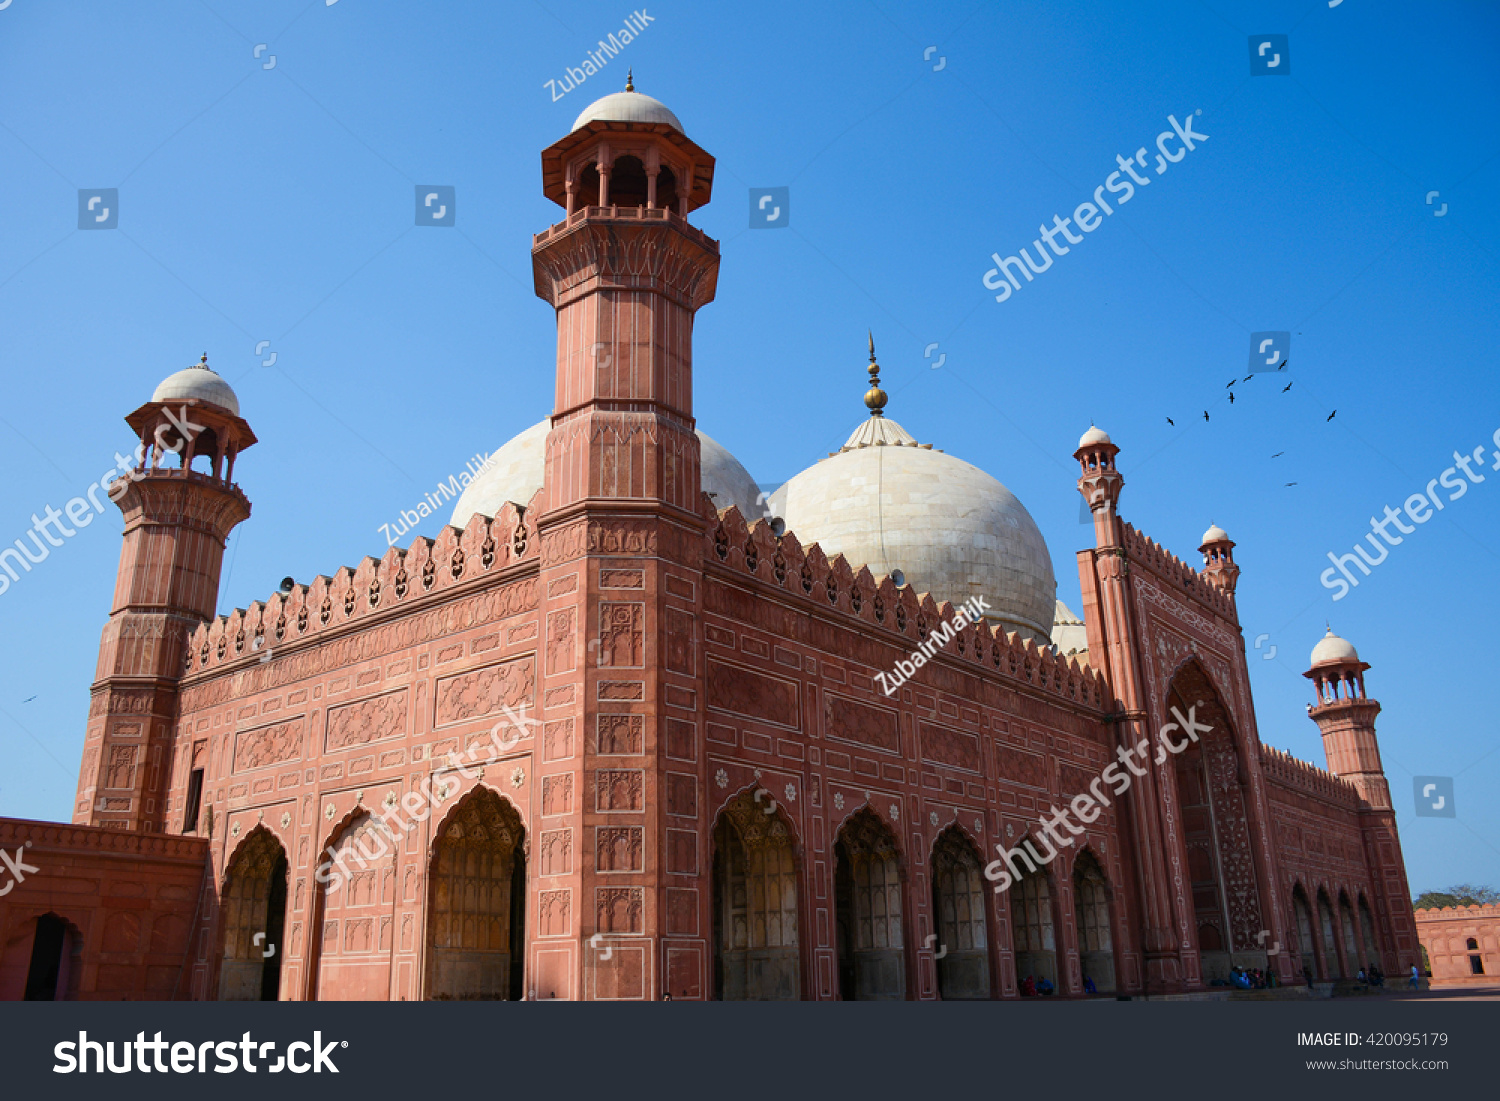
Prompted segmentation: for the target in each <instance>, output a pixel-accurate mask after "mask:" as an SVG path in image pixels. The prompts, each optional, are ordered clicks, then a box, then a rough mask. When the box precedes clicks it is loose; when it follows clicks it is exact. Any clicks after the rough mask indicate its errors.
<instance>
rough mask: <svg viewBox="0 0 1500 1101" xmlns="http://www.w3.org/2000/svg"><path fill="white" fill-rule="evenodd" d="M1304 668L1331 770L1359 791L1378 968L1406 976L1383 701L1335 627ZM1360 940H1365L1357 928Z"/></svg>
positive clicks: (1405, 899)
mask: <svg viewBox="0 0 1500 1101" xmlns="http://www.w3.org/2000/svg"><path fill="white" fill-rule="evenodd" d="M1309 665H1310V666H1311V667H1310V668H1309V669H1308V670H1307V672H1306V673H1304V674H1302V675H1303V676H1305V677H1307V678H1308V679H1309V680H1310V681H1312V682H1313V685H1314V686H1315V688H1316V689H1317V693H1318V702H1317V703H1316V704H1314V705H1313V706H1311V707H1309V708H1308V709H1307V714H1308V717H1309V718H1311V719H1312V720H1313V722H1315V723H1317V724H1318V729H1319V730H1321V731H1322V733H1323V751H1324V752H1325V753H1326V754H1327V756H1328V770H1329V771H1330V772H1332V773H1333V774H1334V775H1335V776H1341V777H1343V778H1344V779H1346V780H1348V781H1349V782H1350V783H1352V784H1353V785H1354V787H1355V790H1356V791H1358V793H1359V798H1360V806H1359V823H1360V835H1361V841H1362V842H1363V847H1364V851H1365V864H1366V865H1367V866H1368V867H1369V869H1370V887H1371V889H1372V891H1373V892H1374V899H1373V901H1374V903H1375V911H1376V919H1377V921H1378V922H1379V924H1380V931H1381V935H1380V944H1379V945H1376V946H1375V948H1376V949H1378V951H1379V955H1380V966H1381V968H1382V970H1384V971H1386V972H1387V973H1388V974H1396V973H1397V972H1403V971H1406V970H1408V969H1409V968H1410V967H1411V966H1412V964H1414V963H1417V962H1419V961H1418V959H1417V956H1418V954H1419V953H1418V947H1417V935H1416V920H1415V918H1414V916H1413V914H1412V908H1411V893H1410V891H1409V889H1408V886H1407V881H1406V864H1405V862H1404V861H1403V860H1402V857H1401V837H1400V835H1399V834H1398V833H1397V831H1396V812H1395V809H1394V808H1393V807H1392V805H1391V791H1390V787H1389V785H1388V784H1387V783H1386V779H1385V770H1384V768H1383V767H1382V766H1381V763H1380V746H1379V744H1378V742H1377V741H1376V738H1375V716H1376V715H1378V714H1379V713H1380V704H1379V703H1377V702H1376V701H1375V700H1372V699H1370V698H1369V696H1367V695H1366V694H1365V670H1366V669H1368V668H1370V666H1369V664H1368V663H1367V662H1363V661H1360V660H1359V654H1358V652H1357V651H1356V650H1355V649H1354V647H1353V646H1352V645H1350V644H1349V643H1348V642H1346V641H1345V640H1344V639H1341V638H1339V637H1338V635H1336V634H1334V633H1333V628H1332V627H1329V628H1328V633H1327V634H1326V635H1324V636H1323V638H1322V639H1321V640H1320V641H1319V642H1318V644H1317V645H1316V646H1314V647H1313V652H1312V660H1311V661H1310V663H1309ZM1359 935H1360V936H1361V937H1363V935H1364V932H1363V930H1362V929H1361V930H1359ZM1365 948H1366V950H1365V957H1364V958H1373V956H1374V955H1375V952H1374V951H1372V950H1371V946H1369V945H1366V946H1365Z"/></svg>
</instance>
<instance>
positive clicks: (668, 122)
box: [532, 91, 719, 515]
mask: <svg viewBox="0 0 1500 1101" xmlns="http://www.w3.org/2000/svg"><path fill="white" fill-rule="evenodd" d="M713 173H714V158H713V157H711V156H709V154H707V153H706V152H704V151H703V150H702V149H700V148H699V147H698V146H697V145H696V144H695V143H694V142H692V141H691V140H689V139H688V137H687V136H686V135H685V134H684V133H683V129H682V123H681V122H679V121H678V119H677V116H676V115H674V114H673V113H672V112H671V111H669V110H668V109H667V108H666V107H665V106H664V105H663V104H661V103H659V102H658V101H656V100H654V99H652V98H651V97H650V96H645V95H642V94H640V93H639V92H635V91H626V92H617V93H615V94H614V95H609V96H605V97H604V98H603V99H601V100H599V101H598V102H596V103H594V104H591V105H590V106H589V107H588V108H586V109H585V110H584V112H583V114H582V115H580V116H579V117H578V119H577V121H575V122H574V124H573V130H572V132H571V133H569V134H568V136H567V137H565V138H563V139H562V140H560V141H558V142H556V143H554V144H553V145H552V146H551V147H549V148H548V149H546V150H544V151H543V152H542V189H543V192H544V194H546V196H547V197H548V198H549V199H552V200H553V201H554V202H556V203H558V204H559V205H560V206H562V207H563V209H564V211H565V216H564V218H563V220H562V221H561V222H558V223H557V224H556V225H554V226H552V227H551V228H550V229H548V230H546V231H545V232H543V233H540V234H537V236H536V237H535V239H534V241H533V247H532V268H533V271H534V274H535V279H536V293H537V295H538V296H539V297H541V298H543V299H545V300H546V301H547V302H549V303H550V304H551V305H552V306H553V307H554V308H555V309H556V311H557V394H556V402H555V406H554V409H553V413H552V433H551V435H550V436H549V437H548V440H547V473H546V498H545V499H546V505H545V506H544V507H545V508H546V509H547V510H548V511H549V512H557V511H559V510H565V509H567V508H569V507H570V506H573V505H577V504H579V503H581V502H583V501H587V500H596V501H598V500H606V499H608V500H615V501H638V502H646V501H659V502H662V503H664V504H667V505H670V506H672V507H674V508H676V509H679V510H681V511H682V512H684V513H690V514H693V515H696V514H697V513H698V511H699V509H700V506H701V500H700V497H701V494H702V484H701V480H700V476H699V455H698V439H697V436H696V435H695V434H694V431H693V424H694V422H693V385H692V384H693V370H692V368H693V359H692V356H693V345H692V335H693V316H694V314H696V313H697V311H698V309H699V307H701V306H704V305H706V304H707V303H709V302H711V301H713V297H714V291H715V288H716V286H717V281H718V273H719V246H718V243H717V242H716V241H714V240H713V239H712V238H710V237H709V236H708V235H707V234H705V233H704V232H703V231H702V230H700V229H698V228H696V227H695V226H692V225H690V224H689V223H688V220H687V218H688V214H689V213H690V212H691V211H693V210H696V209H697V208H698V207H700V206H702V205H704V204H705V203H707V202H708V201H709V196H710V192H711V190H712V187H713Z"/></svg>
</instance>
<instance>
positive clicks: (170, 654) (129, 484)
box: [73, 354, 255, 832]
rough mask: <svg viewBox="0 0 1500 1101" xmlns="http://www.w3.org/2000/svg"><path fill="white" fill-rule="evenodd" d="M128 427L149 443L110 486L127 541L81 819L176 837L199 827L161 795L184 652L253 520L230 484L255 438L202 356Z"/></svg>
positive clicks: (96, 689)
mask: <svg viewBox="0 0 1500 1101" xmlns="http://www.w3.org/2000/svg"><path fill="white" fill-rule="evenodd" d="M125 423H127V424H128V425H130V427H131V428H132V429H133V430H134V431H135V433H136V435H137V436H138V437H139V438H140V441H141V443H140V447H139V448H137V451H136V466H135V467H134V469H132V470H131V471H130V472H129V474H128V475H127V476H125V477H123V478H120V479H118V480H117V481H115V482H113V483H111V485H110V491H109V496H110V499H111V500H113V501H114V502H115V503H116V504H117V505H119V507H120V511H121V512H123V513H124V514H125V535H124V541H123V544H122V546H121V548H120V567H119V572H118V574H117V576H116V580H115V595H114V602H113V605H112V606H111V608H110V614H109V622H108V623H106V624H105V625H104V631H103V634H102V636H101V638H100V642H99V664H98V667H97V671H96V673H95V680H94V684H93V687H92V689H91V692H92V696H93V699H92V701H91V703H90V706H89V721H88V733H87V736H86V738H85V741H84V747H83V768H82V770H81V771H80V773H79V776H78V799H77V801H76V803H75V804H74V808H73V821H74V822H77V823H81V824H87V825H97V826H108V827H111V828H114V829H121V830H144V831H158V832H160V831H168V832H178V831H179V830H181V829H182V828H183V827H184V824H185V823H184V821H182V820H181V819H182V812H184V811H186V812H187V813H188V816H189V818H192V817H195V813H194V812H195V811H196V808H192V809H191V810H188V809H187V808H181V807H174V808H171V810H170V817H169V808H168V807H167V806H166V805H165V796H164V793H165V792H166V791H167V790H168V789H169V786H170V776H169V775H168V773H169V772H170V766H171V763H172V761H171V750H170V746H171V739H172V733H173V728H174V726H175V725H176V722H177V685H178V681H179V680H180V678H181V677H182V674H183V672H184V668H185V665H186V662H187V660H188V656H187V655H186V654H185V653H184V652H183V644H184V642H185V640H186V638H187V636H188V634H189V633H190V632H191V631H192V630H193V628H195V627H197V626H198V624H200V623H202V622H203V621H204V620H207V619H210V618H212V617H213V615H214V612H215V609H216V604H217V601H218V596H219V571H220V568H221V567H222V565H223V557H224V545H225V542H226V541H227V540H228V538H229V533H230V532H231V531H232V530H233V529H234V527H235V525H236V524H238V523H239V522H240V521H242V520H244V519H245V518H246V517H248V516H249V515H250V502H249V501H248V500H247V499H246V497H245V495H244V494H243V493H241V492H240V489H239V487H238V486H236V485H235V484H234V483H233V476H234V461H235V459H236V458H237V457H238V455H239V453H240V452H241V451H243V450H244V449H245V448H247V447H249V446H251V445H252V444H254V443H255V434H254V433H253V432H251V431H250V426H249V425H248V424H246V423H245V422H244V421H243V420H241V419H240V406H239V400H238V399H237V398H236V397H235V395H234V391H233V390H232V389H230V387H229V384H228V383H227V382H225V381H224V380H223V379H222V378H220V377H219V376H218V375H217V374H215V373H214V372H213V371H212V370H210V369H209V366H208V356H207V355H206V354H205V355H204V356H203V359H202V361H201V362H199V363H197V364H195V365H194V366H192V367H189V368H187V369H186V370H182V371H178V372H177V373H176V374H173V375H170V376H168V377H167V378H166V379H165V380H164V381H163V382H162V384H161V385H160V386H158V387H157V388H156V392H155V393H154V394H152V395H151V400H150V401H148V402H147V403H146V404H145V405H142V406H141V407H140V408H139V409H137V410H136V411H135V412H134V413H131V414H130V415H129V416H128V417H126V418H125ZM195 464H196V467H197V469H194V467H195ZM191 763H192V762H191V761H190V762H189V764H190V765H191Z"/></svg>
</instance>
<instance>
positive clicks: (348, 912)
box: [311, 813, 396, 1002]
mask: <svg viewBox="0 0 1500 1101" xmlns="http://www.w3.org/2000/svg"><path fill="white" fill-rule="evenodd" d="M327 849H332V850H333V852H334V854H336V855H335V856H334V857H331V858H330V862H331V864H332V865H333V872H332V874H331V875H330V876H329V877H328V882H327V883H325V884H323V885H322V886H321V887H320V888H319V890H318V896H317V914H316V918H315V920H314V921H313V944H314V951H313V957H312V968H313V977H312V984H311V996H312V999H313V1000H315V1001H322V1002H335V1001H342V1002H352V1001H386V1000H387V999H389V998H390V996H391V950H392V948H393V945H392V944H391V925H390V922H389V920H387V921H385V922H384V923H382V921H381V918H382V916H383V915H384V916H386V917H387V918H388V917H389V914H390V908H391V904H392V903H393V902H394V901H395V882H396V870H395V869H396V852H395V844H394V841H393V839H392V838H391V836H390V830H389V828H388V827H387V826H386V824H385V822H384V821H382V820H381V819H378V818H375V817H373V816H372V815H370V814H369V813H361V814H359V815H358V816H356V817H355V818H354V819H352V820H351V821H350V822H348V823H347V824H346V825H345V826H344V827H343V829H341V830H340V831H339V833H338V835H337V837H335V838H334V840H333V842H332V843H331V844H329V845H328V846H327ZM327 849H325V850H324V851H325V853H326V852H327Z"/></svg>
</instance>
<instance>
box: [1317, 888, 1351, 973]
mask: <svg viewBox="0 0 1500 1101" xmlns="http://www.w3.org/2000/svg"><path fill="white" fill-rule="evenodd" d="M1318 926H1319V928H1321V929H1322V931H1323V943H1322V948H1323V952H1322V957H1323V966H1322V967H1320V968H1319V969H1318V978H1320V979H1336V978H1347V977H1348V976H1347V975H1346V974H1345V971H1344V961H1343V960H1342V959H1341V958H1340V957H1339V948H1338V936H1337V934H1336V933H1335V932H1334V925H1333V906H1332V905H1330V904H1329V901H1328V894H1327V893H1326V892H1325V891H1323V890H1322V889H1321V888H1320V889H1319V890H1318Z"/></svg>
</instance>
